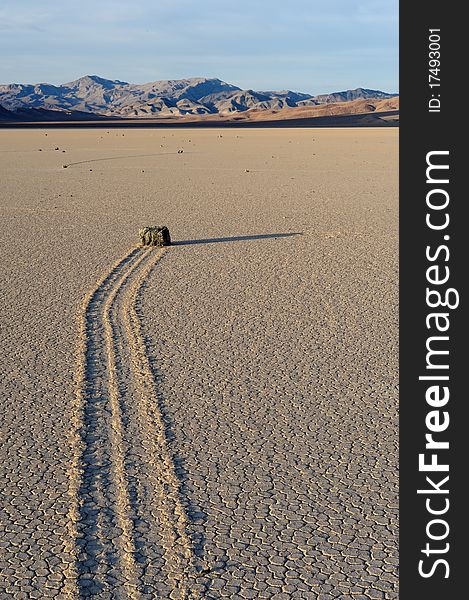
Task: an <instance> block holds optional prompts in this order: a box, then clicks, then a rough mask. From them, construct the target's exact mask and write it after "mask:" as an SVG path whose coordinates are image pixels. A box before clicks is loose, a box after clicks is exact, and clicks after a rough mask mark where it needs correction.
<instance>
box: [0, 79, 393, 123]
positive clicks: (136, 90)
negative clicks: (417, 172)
mask: <svg viewBox="0 0 469 600" xmlns="http://www.w3.org/2000/svg"><path fill="white" fill-rule="evenodd" d="M396 96H397V94H389V93H386V92H382V91H379V90H369V89H364V88H357V89H355V90H346V91H343V92H334V93H332V94H322V95H319V96H312V95H311V94H305V93H301V92H293V91H290V90H283V91H255V90H251V89H249V90H243V89H241V88H239V87H237V86H235V85H232V84H230V83H226V82H224V81H221V80H220V79H212V78H205V77H195V78H189V79H174V80H164V81H153V82H151V83H144V84H131V83H126V82H124V81H119V80H114V81H113V80H109V79H103V78H102V77H98V76H97V75H87V76H85V77H81V78H80V79H76V80H75V81H71V82H69V83H64V84H62V85H57V86H56V85H52V84H48V83H38V84H18V83H13V84H5V85H0V118H3V119H7V118H9V115H12V113H13V115H15V114H16V115H24V114H25V113H27V112H30V113H32V114H34V113H37V112H43V111H54V112H53V114H59V113H64V114H68V115H70V114H72V115H74V116H78V117H81V118H86V117H87V115H90V114H92V115H93V116H102V117H118V118H145V117H146V118H152V117H153V118H155V117H184V116H190V115H193V116H200V117H203V116H209V115H218V116H220V117H229V116H230V115H233V114H236V113H243V112H246V111H250V110H255V111H256V112H258V111H269V112H271V113H274V112H276V111H279V110H282V109H285V108H299V109H300V108H306V107H315V106H321V105H327V104H333V103H342V102H351V101H356V100H368V99H372V100H375V101H376V100H378V101H379V100H383V101H384V100H388V99H390V98H395V97H396ZM373 110H374V109H373ZM57 111H59V113H58V112H57Z"/></svg>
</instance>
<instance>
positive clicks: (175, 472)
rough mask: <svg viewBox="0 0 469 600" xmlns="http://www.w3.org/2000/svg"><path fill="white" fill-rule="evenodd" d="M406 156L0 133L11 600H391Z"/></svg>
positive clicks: (272, 141) (1, 565) (294, 142)
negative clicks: (163, 236)
mask: <svg viewBox="0 0 469 600" xmlns="http://www.w3.org/2000/svg"><path fill="white" fill-rule="evenodd" d="M397 142H398V131H397V129H349V130H347V129H319V130H315V129H283V130H278V129H260V130H241V129H238V130H237V129H230V130H217V129H213V130H190V129H187V130H155V129H151V130H145V129H135V130H131V131H129V130H125V131H124V130H119V129H112V130H109V131H108V130H106V129H97V130H74V131H67V130H66V129H63V130H52V129H50V130H47V129H45V130H18V131H0V167H1V168H0V177H1V185H0V199H1V225H0V226H1V235H0V243H1V250H0V252H1V270H2V285H1V296H2V297H1V306H2V310H1V314H0V324H1V329H2V353H1V354H2V357H1V365H0V366H1V381H0V398H1V399H0V402H1V406H0V410H1V414H2V419H1V436H2V444H3V451H2V460H1V461H0V469H1V472H2V473H1V481H2V494H1V499H0V504H1V511H2V513H3V514H2V524H1V533H0V571H1V572H2V574H1V575H0V586H1V587H0V597H1V598H7V597H13V598H17V599H21V598H24V599H26V598H49V597H56V598H69V597H70V598H73V597H81V598H85V597H90V596H95V597H97V598H103V599H105V598H163V599H166V598H210V599H216V598H272V599H274V598H275V599H279V600H280V599H287V598H311V599H314V598H318V599H327V598H343V599H350V598H357V599H360V598H362V599H364V598H397V597H398V595H397V534H398V532H397V525H398V521H397V482H398V481H397V468H398V465H397V326H398V323H397V242H398V239H397V223H398V213H397V210H398V205H397V183H398V182H397ZM178 150H179V151H180V150H183V152H182V153H181V152H178ZM64 165H66V168H64ZM146 225H167V226H168V227H169V228H170V231H171V235H172V238H173V240H174V242H176V243H175V244H174V245H173V246H171V247H169V248H167V249H166V250H164V251H159V250H149V251H146V250H144V249H141V248H135V245H136V244H137V243H138V229H139V228H140V227H142V226H146ZM287 234H288V235H287Z"/></svg>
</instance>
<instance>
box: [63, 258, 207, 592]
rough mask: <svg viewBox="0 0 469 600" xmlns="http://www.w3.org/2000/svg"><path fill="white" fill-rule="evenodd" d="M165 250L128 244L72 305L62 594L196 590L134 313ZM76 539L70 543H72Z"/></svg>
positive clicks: (177, 494)
mask: <svg viewBox="0 0 469 600" xmlns="http://www.w3.org/2000/svg"><path fill="white" fill-rule="evenodd" d="M164 252H165V250H164V249H163V250H155V249H148V248H141V247H135V248H132V249H131V250H129V252H128V253H127V254H126V255H125V256H123V257H122V258H121V259H120V260H119V261H118V262H117V263H116V264H114V265H113V267H111V269H110V270H109V272H108V273H107V274H105V275H104V276H103V277H102V278H101V279H100V280H99V281H98V282H97V284H96V286H95V287H94V289H93V290H91V291H90V292H89V293H88V294H87V295H86V296H85V298H84V300H83V303H82V305H81V307H80V311H79V315H78V326H79V336H78V345H77V371H76V396H75V403H74V407H73V413H72V418H71V429H70V442H71V444H72V445H73V448H74V451H75V452H74V461H73V464H72V466H71V469H70V495H71V505H72V509H71V513H70V515H69V516H70V519H69V523H70V531H69V538H70V540H71V541H70V544H71V546H73V547H71V548H70V550H71V552H72V554H74V555H75V556H76V561H75V564H73V565H70V569H71V571H72V577H71V580H72V581H74V582H75V585H71V586H70V587H69V588H68V589H66V590H63V591H64V593H65V595H67V596H68V597H79V598H87V597H93V596H95V597H99V598H128V599H132V600H134V599H139V598H180V599H194V598H197V597H198V594H197V593H196V592H194V591H193V590H192V589H191V588H192V585H191V584H192V583H195V581H194V577H195V576H196V568H195V562H194V561H195V555H194V552H193V547H192V543H191V539H190V537H189V533H188V519H187V516H186V512H185V508H184V503H183V501H182V498H181V493H180V481H179V479H178V477H177V474H176V471H175V466H174V461H173V457H172V454H171V449H170V446H169V444H168V440H167V433H166V429H165V420H164V414H163V411H162V408H161V406H160V403H159V400H158V394H157V388H156V382H155V379H154V375H153V373H152V369H151V366H150V362H149V359H148V356H147V352H146V347H145V341H144V337H143V332H142V326H141V322H140V316H139V291H140V289H141V286H142V284H143V283H144V281H145V279H146V278H147V277H148V276H149V274H150V273H151V271H152V270H153V269H154V267H155V265H156V264H157V263H158V261H159V260H160V258H161V257H162V256H163V254H164ZM73 542H75V543H73Z"/></svg>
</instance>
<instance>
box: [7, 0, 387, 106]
mask: <svg viewBox="0 0 469 600" xmlns="http://www.w3.org/2000/svg"><path fill="white" fill-rule="evenodd" d="M87 74H90V75H91V74H96V75H100V76H102V77H106V78H108V79H121V80H124V81H129V82H132V83H143V82H147V81H154V80H157V79H179V78H184V77H201V76H207V77H219V78H220V79H223V80H224V81H228V82H230V83H234V84H235V85H239V86H240V87H243V88H254V89H257V90H272V89H277V90H279V89H292V90H297V91H303V92H308V93H311V94H319V93H323V92H331V91H339V90H343V89H349V88H355V87H358V86H363V87H369V88H374V89H382V90H385V91H398V0H290V1H287V0H271V1H265V0H257V1H256V0H249V1H247V0H235V1H234V2H224V1H223V0H169V1H162V0H138V1H134V2H131V1H129V0H126V1H124V0H78V1H77V0H74V1H70V0H61V1H59V0H2V1H1V2H0V83H12V82H15V83H37V82H48V83H55V84H58V83H64V82H67V81H71V80H73V79H76V78H78V77H81V76H82V75H87Z"/></svg>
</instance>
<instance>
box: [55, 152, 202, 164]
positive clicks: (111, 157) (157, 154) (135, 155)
mask: <svg viewBox="0 0 469 600" xmlns="http://www.w3.org/2000/svg"><path fill="white" fill-rule="evenodd" d="M175 154H176V155H177V154H178V153H177V152H158V153H155V154H127V155H125V156H107V157H103V158H90V159H89V160H79V161H77V162H71V163H65V165H64V166H66V167H73V166H74V165H84V164H87V163H95V162H102V161H106V160H119V159H123V158H149V157H152V156H173V155H175ZM184 154H193V153H191V152H188V151H185V152H184Z"/></svg>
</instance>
